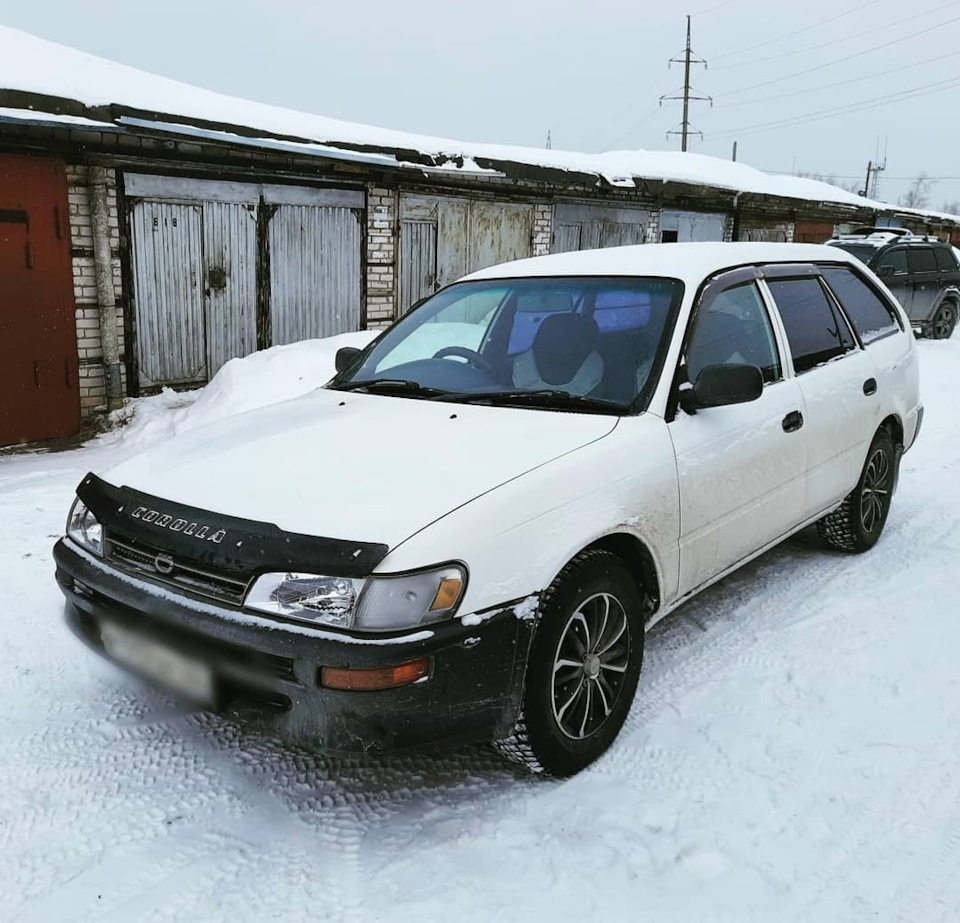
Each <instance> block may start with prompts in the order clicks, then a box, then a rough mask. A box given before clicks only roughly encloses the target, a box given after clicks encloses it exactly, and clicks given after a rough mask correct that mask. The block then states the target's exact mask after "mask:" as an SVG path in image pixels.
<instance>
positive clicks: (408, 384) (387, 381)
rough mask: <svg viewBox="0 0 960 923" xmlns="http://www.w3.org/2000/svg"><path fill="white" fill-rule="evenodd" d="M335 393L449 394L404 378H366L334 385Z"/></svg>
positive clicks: (430, 395)
mask: <svg viewBox="0 0 960 923" xmlns="http://www.w3.org/2000/svg"><path fill="white" fill-rule="evenodd" d="M333 390H335V391H367V392H368V393H370V394H376V393H385V394H389V393H391V392H400V393H403V394H410V395H412V396H416V397H437V396H438V395H446V394H448V393H449V392H447V391H444V390H443V389H442V388H428V387H426V386H425V385H421V384H420V383H419V382H417V381H407V379H405V378H368V379H361V380H360V381H345V382H342V383H341V384H338V385H334V386H333Z"/></svg>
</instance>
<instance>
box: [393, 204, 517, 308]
mask: <svg viewBox="0 0 960 923" xmlns="http://www.w3.org/2000/svg"><path fill="white" fill-rule="evenodd" d="M532 241H533V206H532V205H528V204H525V203H517V202H475V201H471V200H468V199H457V198H448V197H445V196H424V195H416V194H404V195H402V196H401V198H400V309H401V312H403V311H407V310H409V308H410V305H411V304H413V303H414V302H415V301H416V300H417V298H416V297H414V295H415V293H418V294H419V297H423V295H425V294H428V292H429V289H430V281H429V280H430V278H431V276H430V272H431V270H430V266H431V262H432V265H433V267H434V269H433V284H432V287H433V288H439V287H442V286H445V285H449V284H450V283H452V282H456V281H457V279H459V278H461V276H464V275H466V274H467V273H468V272H473V271H474V270H477V269H483V268H484V267H486V266H493V265H495V264H496V263H503V262H506V261H507V260H516V259H521V258H523V257H526V256H531V255H532V253H533V243H532Z"/></svg>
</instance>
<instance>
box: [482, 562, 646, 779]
mask: <svg viewBox="0 0 960 923" xmlns="http://www.w3.org/2000/svg"><path fill="white" fill-rule="evenodd" d="M642 662H643V595H642V593H641V591H640V589H639V587H638V586H637V584H636V582H635V581H634V578H633V576H632V575H631V573H630V571H629V570H628V569H627V567H626V565H625V564H624V563H623V561H622V560H621V559H620V558H618V557H617V556H616V555H614V554H611V553H610V552H608V551H603V550H600V549H593V550H588V551H584V552H582V553H581V554H579V555H577V557H575V558H574V559H573V560H572V561H571V562H570V563H569V564H567V566H566V567H565V568H564V569H563V570H562V571H561V572H560V574H559V576H558V577H557V578H556V580H555V581H554V582H553V584H552V585H551V586H550V588H549V589H548V590H547V592H546V593H545V594H544V596H543V598H542V600H541V605H540V613H539V621H538V624H537V630H536V632H535V634H534V637H533V642H532V644H531V649H530V656H529V658H528V661H527V674H526V682H525V688H524V696H523V706H522V709H521V716H520V719H519V721H518V723H517V726H516V728H515V729H514V732H513V734H512V736H511V737H509V738H508V739H506V740H502V741H498V742H497V744H496V747H497V749H498V750H499V751H500V752H501V753H502V754H503V755H505V756H506V757H508V758H509V759H512V760H514V761H515V762H519V763H522V764H523V765H525V766H526V767H527V768H528V769H530V770H531V771H533V772H543V773H546V774H548V775H553V776H569V775H573V774H574V773H576V772H579V771H580V770H581V769H583V768H584V767H585V766H588V765H589V764H590V763H592V762H593V761H594V760H595V759H597V757H599V756H600V755H601V754H602V753H603V752H604V751H605V750H606V749H607V748H608V747H609V746H610V744H611V743H612V742H613V740H614V739H615V738H616V736H617V734H618V733H619V731H620V728H621V727H622V726H623V722H624V720H625V719H626V717H627V713H628V712H629V710H630V705H631V703H632V702H633V697H634V693H635V692H636V688H637V681H638V679H639V677H640V667H641V664H642Z"/></svg>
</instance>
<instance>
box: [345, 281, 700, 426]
mask: <svg viewBox="0 0 960 923" xmlns="http://www.w3.org/2000/svg"><path fill="white" fill-rule="evenodd" d="M682 296H683V283H681V282H680V281H678V280H676V279H659V278H569V277H565V278H533V279H530V278H528V279H506V280H489V281H478V282H462V283H459V284H457V285H453V286H451V287H450V288H447V289H444V290H443V291H441V292H438V293H437V294H436V295H434V296H433V297H432V298H430V299H428V300H427V301H426V302H424V303H423V304H422V305H420V306H419V307H418V308H416V309H415V310H414V311H412V312H411V313H410V314H408V315H407V316H406V317H404V318H403V319H402V320H401V321H400V322H399V323H397V324H396V325H395V326H394V327H393V328H392V329H390V330H389V331H388V332H387V333H386V334H385V335H384V336H383V337H381V338H380V339H379V340H378V341H376V342H375V343H374V344H373V345H372V346H371V347H369V348H368V350H367V351H366V352H365V353H364V354H363V356H362V357H361V358H360V359H359V360H358V361H356V362H354V364H353V366H351V367H350V368H348V369H347V370H345V371H344V372H343V373H341V374H340V375H338V376H337V377H336V378H335V379H334V380H333V382H332V383H331V387H334V388H361V387H364V384H363V383H364V382H369V383H370V387H371V390H372V389H373V388H374V387H379V389H380V393H391V394H398V395H402V396H407V397H416V396H424V397H429V398H431V399H444V400H451V401H457V400H467V399H472V400H475V401H484V400H489V401H490V402H491V403H493V402H496V401H498V400H501V401H503V402H510V401H513V402H517V403H521V404H522V405H523V406H537V405H538V404H540V405H543V406H546V407H549V406H551V405H552V406H554V407H556V406H557V403H556V402H557V401H558V400H562V401H564V402H565V403H564V405H563V407H564V409H567V408H568V407H569V405H570V404H571V403H572V402H573V401H577V402H579V403H580V404H582V405H585V404H587V402H589V404H590V405H593V406H594V407H596V408H599V407H601V402H602V403H603V404H606V405H609V407H610V409H611V410H616V409H620V410H626V409H627V408H630V407H631V406H632V407H633V408H634V409H639V408H640V407H641V405H642V406H645V401H646V400H649V392H650V391H652V389H653V387H654V385H655V382H653V381H652V380H651V376H652V374H655V371H654V370H655V368H656V367H657V366H658V363H657V361H656V360H657V358H658V355H659V351H660V350H661V345H662V342H663V340H664V334H665V328H666V327H667V325H668V319H670V318H672V317H674V316H675V312H676V309H677V307H678V305H679V303H680V299H681V298H682ZM378 382H379V384H377V383H378Z"/></svg>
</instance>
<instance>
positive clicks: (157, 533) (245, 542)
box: [77, 473, 389, 577]
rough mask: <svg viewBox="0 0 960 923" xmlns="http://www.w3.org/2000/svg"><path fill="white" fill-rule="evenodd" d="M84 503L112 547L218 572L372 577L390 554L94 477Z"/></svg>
mask: <svg viewBox="0 0 960 923" xmlns="http://www.w3.org/2000/svg"><path fill="white" fill-rule="evenodd" d="M77 495H78V496H79V497H80V499H81V500H82V501H83V502H84V503H85V504H86V506H87V508H88V509H89V510H90V511H91V512H92V513H93V514H94V516H96V517H97V519H98V520H99V521H100V523H101V525H102V526H103V528H104V530H105V531H106V533H107V537H108V539H109V538H110V537H115V538H117V539H119V540H121V541H126V542H129V543H131V544H133V545H145V546H147V547H148V548H151V549H157V550H160V551H166V552H169V553H170V554H171V555H175V556H176V557H177V558H183V559H186V560H190V561H195V562H196V563H198V564H204V565H207V566H208V567H213V568H217V569H218V570H227V571H233V572H236V573H242V574H249V575H256V574H263V573H268V572H270V571H302V572H304V573H312V574H329V575H332V576H338V577H366V576H368V575H369V574H370V573H372V571H373V569H374V568H375V567H376V566H377V565H378V564H379V563H380V562H381V561H382V560H383V559H384V558H385V557H386V556H387V552H388V551H389V548H388V546H387V545H382V544H377V543H373V542H351V541H345V540H343V539H338V538H322V537H319V536H315V535H301V534H300V533H297V532H285V531H284V530H283V529H281V528H279V526H276V525H274V524H273V523H269V522H256V521H254V520H251V519H240V518H238V517H236V516H227V515H225V514H223V513H215V512H211V511H209V510H201V509H197V508H196V507H192V506H186V505H184V504H182V503H174V502H173V501H171V500H164V499H163V498H162V497H154V496H152V495H150V494H145V493H141V492H140V491H137V490H132V489H131V488H129V487H114V486H113V485H112V484H108V483H107V482H106V481H104V480H102V479H101V478H98V477H97V476H96V475H95V474H92V473H91V474H88V475H87V476H86V477H85V478H84V479H83V481H81V483H80V486H79V487H78V488H77ZM151 514H154V515H151Z"/></svg>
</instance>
